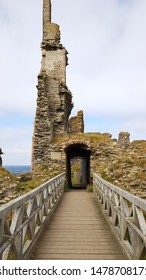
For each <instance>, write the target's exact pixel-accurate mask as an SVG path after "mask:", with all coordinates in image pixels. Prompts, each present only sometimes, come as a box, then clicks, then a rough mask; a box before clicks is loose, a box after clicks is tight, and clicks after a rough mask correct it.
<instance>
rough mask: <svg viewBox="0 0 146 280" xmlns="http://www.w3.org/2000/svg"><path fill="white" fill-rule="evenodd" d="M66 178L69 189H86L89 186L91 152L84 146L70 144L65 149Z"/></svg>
mask: <svg viewBox="0 0 146 280" xmlns="http://www.w3.org/2000/svg"><path fill="white" fill-rule="evenodd" d="M65 153H66V177H67V185H68V187H69V188H86V186H87V185H88V184H90V156H91V151H90V150H88V148H87V146H86V145H85V144H72V145H69V146H68V147H67V148H66V149H65Z"/></svg>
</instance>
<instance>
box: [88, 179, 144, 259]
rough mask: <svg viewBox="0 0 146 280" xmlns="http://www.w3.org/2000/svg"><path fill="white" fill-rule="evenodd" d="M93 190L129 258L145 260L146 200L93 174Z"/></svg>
mask: <svg viewBox="0 0 146 280" xmlns="http://www.w3.org/2000/svg"><path fill="white" fill-rule="evenodd" d="M93 190H94V194H95V196H96V199H97V201H98V203H99V205H100V206H101V210H102V212H103V214H104V216H105V217H106V219H107V221H108V223H109V225H110V227H111V230H112V231H113V233H114V235H115V237H116V238H117V239H118V241H119V243H120V244H121V246H122V248H123V251H124V253H125V255H126V256H127V257H128V258H129V259H146V200H144V199H141V198H139V197H137V196H134V195H133V194H131V193H129V192H127V191H125V190H123V189H121V188H119V187H116V186H114V185H113V184H111V183H109V182H107V181H105V180H103V179H102V178H101V177H99V176H98V175H97V174H94V176H93Z"/></svg>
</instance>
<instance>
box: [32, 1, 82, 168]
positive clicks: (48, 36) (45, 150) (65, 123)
mask: <svg viewBox="0 0 146 280" xmlns="http://www.w3.org/2000/svg"><path fill="white" fill-rule="evenodd" d="M41 49H42V65H41V70H40V73H39V75H38V85H37V89H38V97H37V108H36V117H35V123H34V135H33V148H32V168H33V169H35V167H37V166H38V165H40V164H43V163H49V162H50V160H53V159H54V157H53V158H52V157H51V154H52V153H51V143H52V142H53V140H54V139H55V138H56V137H60V136H64V135H66V134H68V133H70V132H71V133H72V132H73V131H74V132H76V129H77V132H83V127H84V125H83V114H82V113H81V112H80V113H79V114H78V116H77V117H75V119H76V120H75V122H72V121H70V122H69V116H70V113H71V110H72V108H73V104H72V95H71V92H70V91H69V89H68V88H67V85H66V66H67V64H68V58H67V54H68V53H67V50H66V49H65V47H64V46H63V45H62V44H61V43H60V30H59V26H58V25H57V24H55V23H52V22H51V1H50V0H43V38H42V44H41ZM74 123H75V125H74ZM76 123H77V124H78V126H77V127H76Z"/></svg>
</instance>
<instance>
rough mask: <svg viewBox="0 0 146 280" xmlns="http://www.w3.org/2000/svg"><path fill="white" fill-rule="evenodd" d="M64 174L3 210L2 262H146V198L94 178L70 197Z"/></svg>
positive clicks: (0, 225) (0, 233) (0, 218)
mask: <svg viewBox="0 0 146 280" xmlns="http://www.w3.org/2000/svg"><path fill="white" fill-rule="evenodd" d="M64 181H65V174H61V175H59V176H57V177H55V178H53V179H51V180H49V181H48V182H46V183H45V184H43V185H41V186H39V187H38V188H36V189H34V190H32V191H30V192H29V193H27V194H25V195H23V196H20V197H19V198H17V199H15V200H12V201H11V202H9V203H7V204H5V205H4V206H2V207H0V259H20V260H23V259H44V260H45V259H47V260H50V259H51V260H54V259H57V260H58V259H60V260H66V259H67V260H71V259H75V260H77V259H81V260H92V259H94V260H96V259H100V260H104V259H107V260H113V259H146V200H143V199H140V198H138V197H136V196H134V195H132V194H130V193H128V192H126V191H124V190H122V189H120V188H118V187H116V186H114V185H112V184H110V183H108V182H106V181H104V180H103V179H102V178H100V177H99V176H97V175H96V174H94V180H93V190H94V192H93V193H88V192H87V191H86V190H70V191H69V192H66V193H64Z"/></svg>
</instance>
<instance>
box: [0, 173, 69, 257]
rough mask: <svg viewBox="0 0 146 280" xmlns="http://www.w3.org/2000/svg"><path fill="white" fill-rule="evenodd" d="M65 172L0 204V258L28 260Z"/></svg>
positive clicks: (62, 186)
mask: <svg viewBox="0 0 146 280" xmlns="http://www.w3.org/2000/svg"><path fill="white" fill-rule="evenodd" d="M64 181H65V174H64V173H63V174H60V175H58V176H56V177H55V178H53V179H51V180H49V181H47V182H46V183H44V184H42V185H41V186H39V187H37V188H35V189H34V190H32V191H30V192H28V193H26V194H24V195H22V196H20V197H18V198H16V199H14V200H12V201H10V202H9V203H6V204H5V205H3V206H1V207H0V259H21V260H22V259H28V258H29V256H30V254H31V252H32V250H33V248H34V247H35V244H36V242H37V240H38V238H39V236H40V234H41V232H42V231H43V229H44V226H45V224H46V223H47V222H48V221H49V219H50V217H51V215H52V213H53V211H54V209H55V208H56V206H57V204H58V202H59V200H60V198H61V196H62V194H63V191H64Z"/></svg>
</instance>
